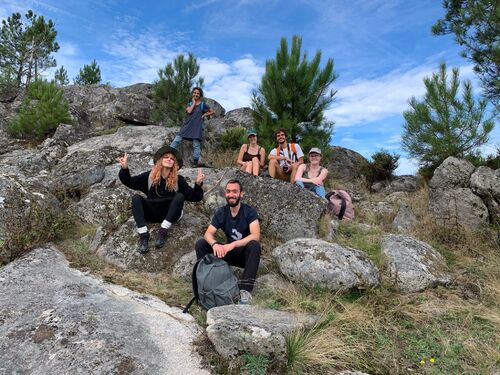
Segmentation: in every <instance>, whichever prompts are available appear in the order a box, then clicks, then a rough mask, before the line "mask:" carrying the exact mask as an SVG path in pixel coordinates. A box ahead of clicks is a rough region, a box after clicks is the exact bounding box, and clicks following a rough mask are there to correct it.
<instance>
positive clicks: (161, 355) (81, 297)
mask: <svg viewBox="0 0 500 375" xmlns="http://www.w3.org/2000/svg"><path fill="white" fill-rule="evenodd" d="M48 270H50V272H49V271H48ZM0 281H1V282H0V373H2V374H172V375H174V374H180V373H186V374H198V375H201V374H209V371H207V370H204V369H203V368H202V365H201V358H200V356H199V355H197V354H196V353H195V351H194V350H193V341H194V340H196V337H197V335H198V334H199V333H201V329H200V327H199V326H198V325H197V324H196V322H195V321H194V318H193V317H192V316H190V315H188V314H183V313H182V311H181V310H180V309H178V308H172V307H169V306H167V305H165V304H164V303H163V302H162V301H160V300H159V299H158V298H156V297H152V296H148V295H142V294H138V293H135V292H132V291H130V290H128V289H125V288H123V287H120V286H117V285H112V284H106V283H103V282H102V281H100V280H97V279H95V278H92V277H89V276H86V275H84V274H82V273H81V272H79V271H76V270H73V269H71V268H69V266H68V262H67V261H66V260H65V259H64V257H63V256H62V254H60V253H59V252H58V251H57V250H55V249H54V248H51V247H46V248H39V249H36V250H34V251H32V252H31V253H29V254H28V255H26V256H25V257H23V258H20V259H17V260H15V261H14V262H11V263H10V264H8V265H7V266H5V267H3V268H0Z"/></svg>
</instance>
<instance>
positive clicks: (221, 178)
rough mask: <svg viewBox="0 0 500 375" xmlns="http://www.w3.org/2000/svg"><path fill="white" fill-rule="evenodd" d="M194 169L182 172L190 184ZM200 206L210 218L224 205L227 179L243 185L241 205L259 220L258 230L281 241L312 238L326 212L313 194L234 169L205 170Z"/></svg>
mask: <svg viewBox="0 0 500 375" xmlns="http://www.w3.org/2000/svg"><path fill="white" fill-rule="evenodd" d="M195 173H196V170H195V169H191V170H186V174H185V176H187V177H190V178H191V179H192V180H193V181H194V177H195ZM205 174H206V178H205V183H204V187H205V191H206V192H207V193H206V195H205V199H204V206H205V209H206V211H207V214H208V215H209V216H211V215H212V214H213V213H214V211H215V209H216V208H218V207H220V206H223V205H225V204H226V201H225V198H224V188H225V186H226V183H227V181H229V180H230V179H234V178H236V179H238V180H240V181H241V183H242V185H243V193H244V197H243V200H242V201H243V202H245V203H247V204H249V205H250V206H252V207H254V208H255V209H256V210H257V212H258V213H259V217H260V219H261V222H260V227H261V231H262V232H263V233H265V234H266V235H267V236H270V237H272V238H276V239H278V240H281V241H288V240H289V239H292V238H297V237H316V232H317V228H318V225H319V220H320V218H321V216H322V215H323V214H324V213H325V210H326V200H324V199H322V198H320V197H318V196H317V195H316V194H314V193H312V192H310V191H308V190H304V189H301V188H299V187H298V186H296V185H292V184H290V183H288V182H283V181H279V180H276V179H271V178H262V177H255V176H252V175H250V174H248V173H243V172H241V171H239V170H238V169H236V168H225V169H223V170H205Z"/></svg>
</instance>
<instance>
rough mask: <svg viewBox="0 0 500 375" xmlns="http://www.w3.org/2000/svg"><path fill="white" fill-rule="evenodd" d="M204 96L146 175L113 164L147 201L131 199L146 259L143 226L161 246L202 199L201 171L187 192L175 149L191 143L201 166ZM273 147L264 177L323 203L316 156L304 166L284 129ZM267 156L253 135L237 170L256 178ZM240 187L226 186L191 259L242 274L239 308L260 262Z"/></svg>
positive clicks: (197, 96) (253, 220) (195, 98)
mask: <svg viewBox="0 0 500 375" xmlns="http://www.w3.org/2000/svg"><path fill="white" fill-rule="evenodd" d="M202 97H203V90H202V89H201V88H199V87H195V88H194V89H193V90H192V98H191V101H190V102H189V103H188V105H187V108H186V113H187V118H186V120H185V121H184V123H183V125H182V127H181V130H180V131H179V134H177V135H176V137H175V138H174V140H173V142H172V143H171V145H170V146H163V147H161V148H160V149H159V150H158V151H157V152H156V153H155V155H154V157H153V162H154V165H153V167H152V169H151V170H150V171H147V172H144V173H141V174H139V175H137V176H131V174H130V171H129V168H128V159H129V156H128V154H126V153H125V154H124V155H123V156H122V157H120V158H119V159H118V161H119V163H120V167H121V168H120V172H119V178H120V181H121V182H122V183H123V184H124V185H125V186H127V187H128V188H130V189H133V190H138V191H141V192H142V193H144V194H145V196H146V197H144V196H142V195H140V194H135V195H134V196H133V197H132V214H133V216H134V220H135V223H136V227H137V233H138V234H139V242H138V246H137V251H138V252H139V253H141V254H146V253H147V252H148V251H149V249H150V243H149V242H150V235H149V230H148V227H147V225H146V223H147V222H150V223H160V228H159V230H158V233H157V235H156V238H155V243H154V246H155V247H156V248H161V247H163V246H164V245H165V242H166V240H167V236H168V231H169V229H170V227H171V226H172V224H173V223H175V222H176V221H178V220H180V218H181V217H182V214H183V207H184V202H185V201H189V202H199V201H201V200H202V199H203V195H204V192H203V188H202V187H203V180H204V178H205V175H204V174H203V171H202V169H201V168H198V174H197V177H196V180H195V182H194V185H193V186H189V184H188V183H187V182H186V180H185V178H184V177H183V176H182V175H180V174H179V170H180V169H181V168H182V166H183V160H182V157H181V156H180V154H179V152H178V150H177V147H178V145H179V144H180V143H181V142H182V141H183V140H189V141H192V142H193V164H194V165H195V166H198V167H199V166H200V155H201V140H202V138H203V122H204V119H205V118H206V117H207V116H210V115H212V114H213V113H214V111H213V109H211V108H210V107H209V106H208V105H206V103H204V102H202V101H201V98H202ZM275 138H276V141H277V143H278V147H276V148H275V149H273V150H271V152H270V153H269V155H268V159H269V175H270V176H271V177H272V178H278V179H281V180H284V181H289V182H291V183H295V184H297V185H299V186H301V187H302V188H307V189H310V190H312V191H314V192H315V193H316V194H318V195H319V196H321V197H325V189H324V187H323V183H324V181H325V179H326V177H327V175H328V170H327V169H326V168H323V167H321V166H320V162H321V150H320V149H319V148H315V147H314V148H311V150H310V151H309V163H308V164H304V155H303V152H302V149H301V148H300V146H299V145H298V144H296V143H288V141H287V135H286V131H285V129H279V130H278V131H276V132H275ZM265 159H266V154H265V150H264V148H263V147H261V146H259V145H258V143H257V133H256V132H255V131H253V130H250V131H249V132H248V143H247V144H244V145H242V146H241V149H240V152H239V155H238V161H237V163H238V165H239V166H240V168H241V170H242V171H245V172H247V173H251V174H253V175H256V176H257V175H259V174H260V172H261V170H262V168H264V166H265ZM243 194H244V193H243V186H242V184H241V182H240V181H238V180H230V181H229V182H227V184H226V186H225V198H226V203H227V204H226V205H225V206H224V207H221V208H219V209H218V210H217V211H216V212H215V214H214V216H213V218H212V221H211V224H210V225H209V226H208V228H207V230H206V231H205V234H204V236H203V238H202V239H200V240H199V241H198V242H197V243H196V244H195V249H196V257H197V259H202V258H203V257H204V256H205V255H206V254H208V253H213V254H215V256H217V257H219V258H222V259H224V260H225V261H226V262H227V263H228V264H230V265H233V266H236V267H241V268H244V272H243V277H242V279H241V280H240V281H239V287H240V303H242V304H248V303H249V302H250V299H251V292H252V290H253V287H254V284H255V278H256V275H257V269H258V267H259V262H260V253H261V246H260V242H259V241H260V224H259V217H258V213H257V211H256V210H255V209H254V208H252V207H250V206H249V205H247V204H245V203H242V202H241V198H242V197H243ZM218 229H221V230H222V231H223V232H224V233H225V236H226V242H225V243H220V242H218V241H217V240H216V239H215V233H216V232H217V230H218Z"/></svg>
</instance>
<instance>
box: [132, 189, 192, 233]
mask: <svg viewBox="0 0 500 375" xmlns="http://www.w3.org/2000/svg"><path fill="white" fill-rule="evenodd" d="M183 207H184V195H182V194H181V193H176V194H175V195H174V196H173V198H159V199H146V198H144V197H143V196H142V195H139V194H135V195H134V196H133V197H132V214H133V215H134V220H135V224H136V225H137V228H140V227H143V226H145V225H146V221H148V222H150V223H161V222H162V221H163V220H167V221H169V222H171V223H174V222H176V221H177V220H179V218H180V217H181V213H182V208H183Z"/></svg>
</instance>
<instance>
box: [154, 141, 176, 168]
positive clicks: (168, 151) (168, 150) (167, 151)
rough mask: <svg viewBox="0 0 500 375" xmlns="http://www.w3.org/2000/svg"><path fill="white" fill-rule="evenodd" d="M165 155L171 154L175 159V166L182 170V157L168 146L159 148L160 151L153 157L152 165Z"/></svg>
mask: <svg viewBox="0 0 500 375" xmlns="http://www.w3.org/2000/svg"><path fill="white" fill-rule="evenodd" d="M165 154H173V155H174V156H175V158H176V159H177V164H179V169H181V168H182V157H181V155H180V154H179V151H177V150H176V149H175V148H173V147H170V146H163V147H160V149H159V150H158V151H156V152H155V156H154V157H153V163H154V164H156V162H157V161H158V160H160V158H161V157H162V156H163V155H165Z"/></svg>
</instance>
